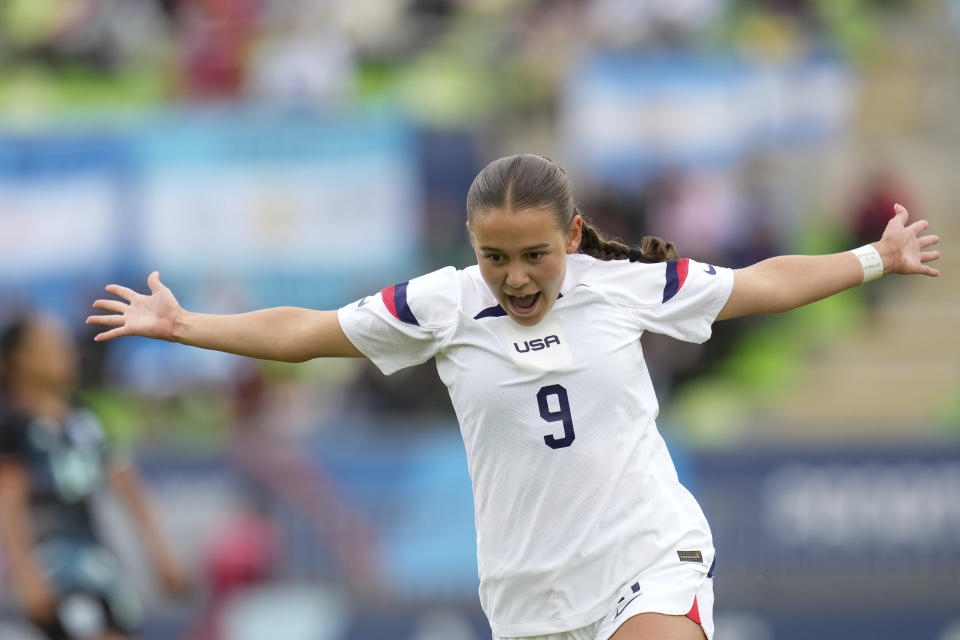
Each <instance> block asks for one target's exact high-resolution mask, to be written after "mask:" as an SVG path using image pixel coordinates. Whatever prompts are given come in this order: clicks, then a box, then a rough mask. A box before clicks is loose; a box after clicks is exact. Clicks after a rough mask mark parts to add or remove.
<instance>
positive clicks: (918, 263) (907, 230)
mask: <svg viewBox="0 0 960 640" xmlns="http://www.w3.org/2000/svg"><path fill="white" fill-rule="evenodd" d="M894 211H895V213H894V216H893V217H892V218H890V221H889V222H888V223H887V228H886V229H884V230H883V237H881V238H880V242H878V243H877V249H878V250H879V251H880V255H881V256H882V257H883V267H884V268H883V272H884V273H903V274H911V273H919V274H923V275H927V276H933V277H934V278H936V277H939V276H940V272H939V271H938V270H937V269H934V268H933V267H929V266H927V265H926V263H927V262H930V261H931V260H936V259H937V258H939V257H940V252H939V251H924V249H926V248H928V247H930V246H932V245H935V244H936V243H938V242H940V238H939V237H938V236H935V235H928V236H921V235H920V234H921V233H923V232H924V231H926V229H927V227H928V226H930V225H929V223H928V222H927V221H926V220H917V221H916V222H914V223H912V224H910V225H909V226H908V225H907V219H908V218H909V216H910V214H908V213H907V210H906V209H905V208H904V207H903V206H902V205H899V204H898V205H895V206H894Z"/></svg>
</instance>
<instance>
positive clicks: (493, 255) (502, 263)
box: [467, 209, 583, 326]
mask: <svg viewBox="0 0 960 640" xmlns="http://www.w3.org/2000/svg"><path fill="white" fill-rule="evenodd" d="M582 225H583V221H582V220H581V219H580V216H574V218H573V221H572V222H571V223H570V227H569V228H567V229H561V228H560V227H559V226H558V225H557V218H556V215H555V214H554V213H553V211H552V210H550V209H525V210H522V211H516V212H514V211H508V210H502V209H486V210H483V211H478V212H476V213H475V214H474V216H473V222H472V224H470V223H468V224H467V228H468V230H469V231H470V241H471V243H472V244H473V248H474V251H476V253H477V264H479V265H480V273H481V275H482V276H483V279H484V281H485V282H486V283H487V286H488V287H490V291H492V292H493V295H494V296H495V297H496V298H497V302H499V303H500V306H502V307H503V308H504V309H505V310H506V312H507V314H508V315H509V316H510V317H511V318H512V319H513V320H514V321H515V322H517V323H518V324H522V325H525V326H532V325H535V324H537V323H538V322H540V320H542V319H543V317H544V316H545V315H546V314H547V312H548V311H550V309H551V308H553V304H554V303H555V302H556V301H557V295H559V293H560V286H561V285H562V284H563V276H564V275H565V274H566V271H567V254H568V253H575V252H576V250H577V248H578V247H579V246H580V230H581V228H582Z"/></svg>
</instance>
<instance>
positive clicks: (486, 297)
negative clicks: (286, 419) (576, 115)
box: [339, 254, 733, 636]
mask: <svg viewBox="0 0 960 640" xmlns="http://www.w3.org/2000/svg"><path fill="white" fill-rule="evenodd" d="M732 286H733V275H732V272H731V271H730V270H729V269H723V268H719V267H713V266H709V265H706V264H702V263H698V262H695V261H693V260H686V259H683V260H673V261H670V262H665V263H664V262H661V263H655V264H644V263H631V262H628V261H622V260H621V261H600V260H596V259H594V258H592V257H589V256H585V255H582V254H572V255H569V256H567V271H566V276H565V278H564V281H563V284H562V286H561V291H560V296H559V298H558V299H557V301H556V303H555V304H554V306H553V308H552V309H551V310H550V312H549V313H547V315H546V316H545V317H544V318H543V320H541V321H540V322H539V323H538V324H537V325H536V326H532V327H524V326H520V325H518V324H517V323H515V322H514V321H513V320H512V319H511V318H510V317H509V316H508V315H507V313H506V312H505V311H504V310H503V308H502V307H500V306H499V305H498V303H497V301H496V299H495V298H494V296H493V293H492V292H491V291H490V290H489V288H488V287H487V285H486V283H485V282H484V281H483V279H482V277H481V275H480V269H479V267H477V266H472V267H469V268H467V269H464V270H462V271H460V270H457V269H454V268H453V267H447V268H444V269H440V270H439V271H435V272H433V273H430V274H427V275H425V276H421V277H419V278H415V279H413V280H410V281H409V282H405V283H403V284H398V285H396V286H393V287H388V288H386V289H384V290H383V291H381V292H380V294H379V295H374V296H370V297H367V298H364V299H363V300H360V301H358V302H355V303H353V304H351V305H348V306H346V307H343V308H342V309H340V311H339V318H340V324H341V326H342V327H343V330H344V332H345V333H346V335H347V337H348V338H349V339H350V341H351V342H353V344H354V345H356V347H357V348H358V349H359V350H360V351H362V352H363V353H364V354H365V355H366V356H367V357H368V358H370V360H372V361H373V362H374V364H376V365H377V367H379V368H380V370H381V371H383V372H384V373H385V374H390V373H393V372H394V371H397V370H399V369H402V368H404V367H407V366H411V365H414V364H418V363H421V362H424V361H426V360H427V359H428V358H430V357H434V358H436V362H437V370H438V371H439V373H440V377H441V379H442V380H443V382H444V383H445V384H446V385H447V388H448V389H449V391H450V398H451V400H452V401H453V407H454V409H455V411H456V414H457V418H458V420H459V422H460V430H461V432H462V434H463V440H464V443H465V445H466V451H467V461H468V464H469V470H470V477H471V479H472V481H473V496H474V507H475V514H476V527H477V553H478V564H479V573H480V601H481V604H482V606H483V609H484V611H485V612H486V614H487V617H488V618H489V620H490V624H491V626H492V628H493V632H494V633H495V634H496V635H498V636H523V635H540V634H547V633H555V632H560V631H565V630H568V629H574V628H577V627H582V626H584V625H587V624H589V623H591V622H593V621H595V620H597V619H599V618H600V617H601V616H603V615H604V613H605V612H606V611H607V610H608V609H609V607H610V602H611V598H613V597H614V595H615V594H616V591H617V589H618V588H619V587H620V586H621V585H622V584H623V583H624V582H625V581H627V580H629V579H630V578H631V577H632V576H635V575H636V574H637V573H638V572H640V571H642V570H643V569H644V568H645V567H649V566H652V565H653V564H655V563H660V562H663V561H664V560H665V559H666V558H668V557H672V558H674V560H675V561H676V562H687V563H690V564H695V565H697V566H701V567H702V570H703V572H704V573H706V572H707V570H708V569H709V566H710V563H711V562H712V560H713V555H714V552H713V545H712V541H711V536H710V530H709V527H708V525H707V522H706V519H705V518H704V516H703V513H702V511H701V510H700V507H699V506H698V505H697V503H696V501H695V500H694V498H693V496H691V495H690V493H689V492H688V491H687V490H686V489H684V488H683V486H682V485H680V483H679V482H678V481H677V474H676V470H675V469H674V466H673V462H672V460H671V459H670V456H669V454H668V453H667V449H666V446H665V445H664V442H663V439H662V438H661V437H660V434H659V433H658V432H657V429H656V425H655V423H654V419H655V418H656V415H657V411H658V405H657V400H656V397H655V396H654V392H653V386H652V385H651V382H650V376H649V373H648V372H647V368H646V364H645V362H644V359H643V353H642V352H641V349H640V341H639V338H640V335H641V334H642V333H643V332H644V331H646V330H649V331H655V332H658V333H665V334H668V335H671V336H673V337H675V338H679V339H681V340H687V341H692V342H703V341H704V340H706V339H707V338H709V337H710V333H711V324H712V322H713V321H714V319H715V318H716V316H717V313H719V311H720V309H721V308H722V307H723V305H724V303H725V302H726V300H727V298H728V297H729V295H730V291H731V289H732ZM678 551H687V552H690V553H688V554H678V553H677V552H678ZM694 552H699V554H696V553H694ZM681 555H683V559H681V558H680V556H681ZM698 556H699V560H700V562H698V561H697V559H698Z"/></svg>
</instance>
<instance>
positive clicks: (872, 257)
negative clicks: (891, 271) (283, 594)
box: [850, 244, 883, 282]
mask: <svg viewBox="0 0 960 640" xmlns="http://www.w3.org/2000/svg"><path fill="white" fill-rule="evenodd" d="M850 253H852V254H853V255H855V256H857V260H859V261H860V265H861V266H863V281H864V282H870V281H871V280H876V279H877V278H879V277H880V276H882V275H883V258H881V257H880V252H879V251H877V248H876V247H874V246H873V245H872V244H865V245H863V246H862V247H858V248H856V249H853V250H851V252H850Z"/></svg>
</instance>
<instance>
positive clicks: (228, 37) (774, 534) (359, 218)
mask: <svg viewBox="0 0 960 640" xmlns="http://www.w3.org/2000/svg"><path fill="white" fill-rule="evenodd" d="M958 104H960V2H957V1H956V0H927V1H923V0H915V1H912V2H910V1H907V0H874V1H868V0H844V1H842V2H840V1H835V0H779V1H775V0H767V1H762V0H753V1H748V0H682V1H681V0H649V1H643V2H641V1H640V0H636V1H629V0H564V1H556V2H551V1H540V2H537V1H533V0H527V1H522V0H460V1H453V0H396V1H389V0H354V1H352V2H337V1H335V0H326V1H325V0H301V1H298V2H284V1H281V0H155V1H153V2H147V1H145V0H144V1H143V2H136V3H132V2H124V1H123V0H3V2H2V3H0V316H2V317H10V316H11V315H12V314H13V313H14V312H15V311H16V310H21V309H25V308H39V309H43V310H46V311H49V312H52V313H56V314H58V315H60V316H61V317H63V318H64V319H65V320H66V321H67V322H68V323H69V324H70V326H72V327H74V328H75V331H76V334H77V337H78V339H79V340H80V341H81V343H82V345H83V350H84V360H83V362H84V388H83V391H82V396H83V399H84V400H85V401H86V402H87V403H88V404H89V405H90V406H91V407H93V408H94V409H95V411H96V412H97V413H98V414H99V415H100V417H101V418H102V419H103V421H104V423H105V424H106V426H107V428H108V430H109V431H110V434H111V436H112V437H113V439H114V442H115V443H116V446H118V447H121V448H124V449H129V450H131V451H133V452H134V453H135V454H136V456H137V459H138V461H139V463H140V464H141V466H142V468H143V470H144V473H145V474H146V477H147V479H148V481H149V482H150V485H151V487H152V491H153V497H154V503H155V505H156V507H157V510H158V513H159V515H160V518H161V520H162V522H163V525H164V527H165V529H166V530H167V532H168V533H169V535H170V537H171V539H172V540H173V541H174V545H175V548H176V551H177V554H178V557H179V558H180V560H181V561H182V562H183V563H184V565H185V566H186V567H188V569H189V570H190V574H191V578H192V580H193V582H194V584H195V588H194V592H193V594H192V596H191V597H190V598H188V599H187V600H186V601H175V600H167V599H165V598H164V597H162V596H161V595H159V593H158V592H157V591H156V589H155V587H154V586H153V585H152V582H151V580H150V578H151V576H150V575H149V571H148V569H147V567H146V566H144V564H143V561H142V560H141V559H140V558H139V556H138V555H137V554H136V553H135V551H134V550H135V548H136V541H135V540H134V539H133V537H132V534H131V530H130V525H129V523H128V522H127V521H126V520H125V519H124V518H123V516H122V515H121V514H120V513H119V512H118V509H117V508H116V505H115V504H114V503H113V501H112V500H111V499H110V498H109V497H105V498H104V500H103V501H102V504H100V505H99V507H100V512H101V515H102V518H103V521H104V523H105V527H104V529H105V531H106V532H107V534H108V537H110V538H111V540H112V541H113V543H114V544H115V546H116V548H117V549H118V550H119V551H120V553H121V554H122V555H123V557H124V558H125V559H126V561H127V562H128V563H129V566H130V570H131V573H132V575H134V576H135V578H136V579H137V582H138V585H139V588H140V589H141V591H142V592H143V594H144V596H145V598H146V599H147V603H148V608H149V612H150V614H149V619H148V625H147V627H146V629H145V632H144V634H143V638H145V640H153V639H160V638H188V637H189V638H213V637H217V636H216V633H215V631H214V629H215V627H218V628H219V629H218V632H219V634H220V635H219V637H221V638H226V639H228V640H255V639H259V638H275V637H283V638H289V639H294V640H296V639H300V638H303V639H304V640H307V639H309V640H323V639H328V638H329V639H331V640H339V639H344V640H347V639H349V640H365V639H368V638H370V639H373V638H386V637H389V638H398V639H404V640H406V639H410V640H432V639H435V638H436V639H440V638H443V639H445V640H468V639H472V638H485V637H488V634H489V630H488V629H487V627H486V623H485V621H484V619H483V617H482V614H481V612H480V611H479V606H478V603H477V597H476V587H477V578H476V573H475V572H476V561H475V558H474V552H475V548H474V539H473V536H474V530H473V513H472V501H471V495H470V487H469V479H468V477H467V472H466V466H465V458H464V452H463V446H462V443H461V442H460V440H459V433H458V430H457V427H456V424H455V421H454V417H453V414H452V410H451V408H450V406H449V401H448V400H447V399H446V397H445V393H444V390H443V389H442V387H441V385H440V383H439V382H438V381H437V380H436V374H435V371H434V369H433V366H432V364H430V363H428V364H426V365H423V366H421V367H417V368H415V369H413V370H409V371H406V372H402V373H400V374H397V375H395V376H392V377H391V378H383V377H381V376H379V374H378V373H376V372H375V370H374V369H373V368H372V366H370V365H369V364H368V363H365V362H353V361H314V362H311V363H308V364H304V365H297V366H289V365H280V364H274V363H260V362H255V361H249V360H244V359H242V358H236V357H232V356H227V355H224V354H216V353H207V352H201V351H197V350H190V349H187V348H184V347H180V346H176V345H168V344H159V343H157V344H154V343H151V342H149V341H143V340H139V339H125V340H122V341H119V342H116V343H110V344H107V345H94V344H93V343H92V341H91V340H90V337H91V335H92V334H91V332H90V331H88V330H87V328H86V327H84V325H83V322H82V319H83V318H84V317H85V316H86V315H87V313H88V309H89V304H90V302H91V301H92V300H93V299H94V298H95V297H98V296H99V295H100V293H99V292H100V291H101V290H102V289H101V287H102V285H103V284H104V283H106V282H113V281H116V282H121V283H123V284H126V285H128V286H131V287H135V288H139V289H143V287H144V286H145V284H144V281H145V278H146V275H147V273H148V272H149V271H150V270H152V269H154V268H156V269H159V270H160V272H161V274H162V275H163V277H164V279H165V281H166V282H167V283H168V284H169V285H170V286H171V288H172V289H173V290H174V291H175V292H176V293H177V295H178V296H179V298H180V300H181V302H182V303H184V305H185V306H186V307H188V308H192V309H196V310H204V311H221V312H232V311H239V310H247V309H251V308H255V307H259V306H265V305H276V304H299V305H307V306H314V307H325V308H335V307H337V306H340V305H342V304H345V303H347V302H349V301H351V300H353V299H356V298H358V297H360V296H362V295H365V294H368V293H370V292H372V291H376V290H377V289H379V288H381V287H382V286H386V285H389V284H392V283H394V282H400V281H403V280H406V279H408V278H409V277H411V276H414V275H417V274H420V273H423V272H426V271H428V270H432V269H434V268H438V267H440V266H444V265H447V264H455V265H459V266H465V265H467V264H471V263H472V262H471V261H472V260H473V258H472V253H471V251H470V249H469V247H468V245H467V242H466V238H465V235H464V231H463V218H464V213H463V201H464V198H465V194H466V190H467V187H468V186H469V183H470V181H471V179H472V178H473V176H474V175H475V173H476V172H477V171H478V170H479V168H481V167H482V166H483V164H485V163H486V162H487V161H489V160H491V159H493V158H495V157H499V156H501V155H505V154H508V153H516V152H521V151H532V152H537V153H542V154H546V155H549V156H551V157H552V158H554V159H556V160H557V161H558V162H560V163H561V164H562V165H564V166H565V167H566V168H567V170H568V172H569V173H571V174H572V175H573V177H574V181H575V184H576V185H577V187H578V199H579V201H580V203H581V209H582V210H583V211H584V212H585V213H586V214H587V215H588V216H589V217H591V218H592V219H593V220H594V221H595V222H597V223H598V224H599V226H600V227H601V228H603V229H606V230H608V231H610V232H611V233H613V234H614V235H617V236H620V237H622V238H625V239H628V240H634V241H636V240H638V239H639V238H640V236H641V235H642V234H644V233H654V234H659V235H662V236H664V237H667V238H670V239H672V240H674V241H675V242H676V243H677V244H678V246H679V248H680V250H681V252H682V253H683V254H685V255H689V256H691V257H696V258H698V259H701V260H705V261H709V262H714V263H716V264H723V265H729V266H742V265H745V264H748V263H750V262H752V261H755V260H757V259H760V258H763V257H767V256H770V255H774V254H778V253H783V252H824V251H831V250H840V249H846V248H850V247H853V246H856V245H857V244H860V243H863V242H866V241H870V240H873V239H875V238H876V237H878V236H879V231H878V229H879V228H882V224H883V221H884V220H885V218H886V217H887V216H888V215H889V211H890V206H891V205H892V203H893V202H894V201H899V202H901V203H903V204H905V205H906V206H907V207H908V208H909V209H910V211H911V213H912V215H913V216H916V217H921V216H922V217H926V218H928V219H929V220H930V221H931V223H932V226H933V230H934V231H935V232H937V233H939V234H941V236H942V237H943V242H942V249H943V251H944V253H945V257H944V258H943V259H942V260H941V261H940V264H939V265H938V266H939V268H940V269H941V270H942V271H943V272H944V273H943V277H942V278H941V279H940V280H939V281H925V280H924V281H921V280H920V279H919V278H913V279H910V280H905V279H902V278H891V279H889V280H884V281H881V282H879V283H875V284H874V285H872V286H870V287H869V288H864V289H860V290H855V291H852V292H848V293H847V294H844V295H841V296H837V297H835V298H833V299H831V300H829V301H825V302H821V303H817V304H815V305H812V306H810V307H808V308H805V309H803V310H799V311H795V312H793V313H790V314H787V315H785V316H781V317H776V318H754V319H745V320H739V321H733V322H728V323H721V324H720V325H717V327H716V332H715V337H714V339H713V340H712V341H710V342H709V343H707V344H706V345H704V346H702V347H701V346H692V345H686V344H680V343H677V342H673V341H670V340H667V339H659V338H658V336H646V337H645V338H644V340H645V347H646V350H647V353H648V359H649V360H650V368H651V371H652V374H653V378H654V382H655V384H656V386H657V387H658V391H659V394H660V398H661V405H662V414H661V416H662V417H661V420H660V427H661V430H662V431H663V433H664V434H665V436H666V437H667V439H668V441H669V442H670V444H671V451H672V453H673V455H674V458H675V461H676V462H677V465H678V468H679V470H680V473H681V476H682V478H683V479H684V481H685V483H686V484H687V486H688V487H690V488H691V490H692V491H693V492H694V494H695V495H696V496H697V497H698V499H699V500H700V501H701V503H702V505H703V507H704V510H705V511H706V513H707V516H708V518H709V519H710V521H711V525H712V527H713V529H714V532H715V536H716V546H717V549H718V557H719V562H718V573H717V576H718V577H717V579H716V589H717V594H718V598H717V621H718V622H717V628H718V633H717V638H718V640H766V639H772V638H776V639H777V640H801V639H806V638H811V637H817V638H841V637H844V638H847V637H871V638H875V639H885V638H904V637H909V638H930V639H932V640H956V639H957V638H960V445H958V439H960V340H958V339H957V337H956V335H955V329H956V326H957V322H958V321H960V296H958V293H960V287H958V285H957V280H956V277H955V275H954V274H955V273H956V271H957V269H956V265H957V248H958V243H957V240H956V238H957V237H958V232H960V224H958V222H957V216H956V214H955V208H956V206H957V204H958V202H960V186H958V183H957V181H956V179H955V173H956V167H957V166H958V163H960V145H958V142H960V118H958V117H957V112H958V107H957V105H958ZM878 225H879V227H878ZM3 576H4V579H3V581H2V583H0V636H2V637H3V638H12V639H26V638H30V637H31V636H30V635H29V632H28V631H27V630H26V629H24V628H23V627H21V626H20V625H19V623H18V622H17V618H16V615H15V598H14V594H13V592H12V588H11V585H10V583H9V575H8V574H7V573H4V574H3ZM214 621H217V623H216V624H215V623H214Z"/></svg>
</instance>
